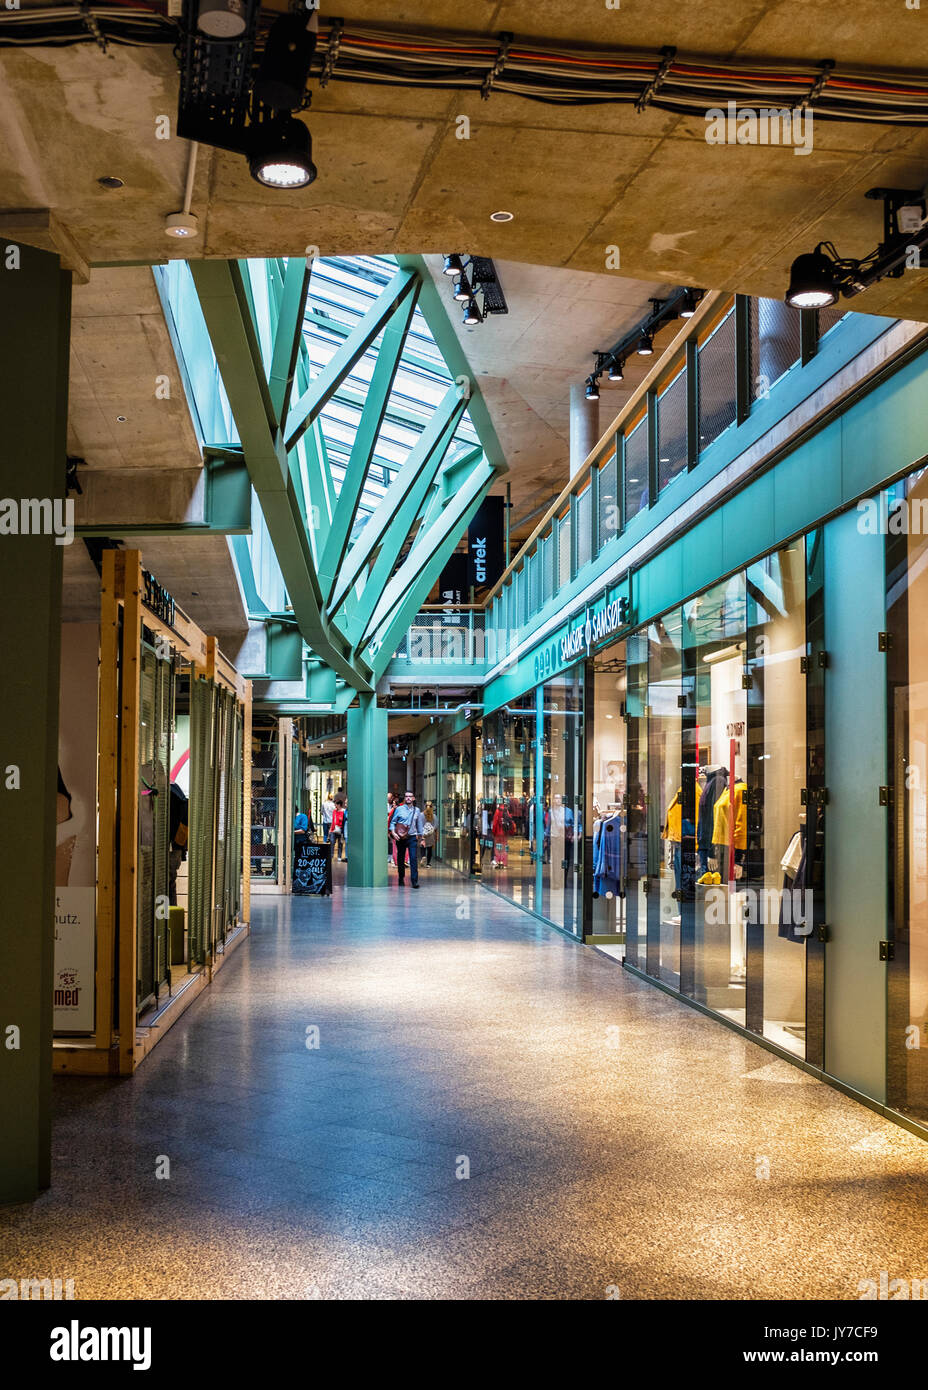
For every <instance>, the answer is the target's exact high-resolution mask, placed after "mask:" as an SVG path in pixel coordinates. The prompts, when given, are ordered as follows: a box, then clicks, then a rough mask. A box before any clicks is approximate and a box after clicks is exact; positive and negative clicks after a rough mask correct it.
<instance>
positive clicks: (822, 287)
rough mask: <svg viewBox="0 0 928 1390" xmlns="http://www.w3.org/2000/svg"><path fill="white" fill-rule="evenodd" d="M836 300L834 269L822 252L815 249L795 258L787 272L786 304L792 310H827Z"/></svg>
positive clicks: (836, 290)
mask: <svg viewBox="0 0 928 1390" xmlns="http://www.w3.org/2000/svg"><path fill="white" fill-rule="evenodd" d="M837 298H838V289H837V286H836V284H835V267H834V265H833V263H832V262H831V261H830V260H829V258H828V257H827V256H826V255H825V253H824V251H822V250H820V249H819V248H816V249H815V250H814V251H809V252H807V253H806V254H805V255H803V256H797V257H796V259H795V260H794V261H793V264H792V266H791V268H790V272H789V289H788V290H787V291H786V302H787V304H791V305H792V306H793V308H794V309H827V307H828V305H829V304H834V303H835V302H836V300H837Z"/></svg>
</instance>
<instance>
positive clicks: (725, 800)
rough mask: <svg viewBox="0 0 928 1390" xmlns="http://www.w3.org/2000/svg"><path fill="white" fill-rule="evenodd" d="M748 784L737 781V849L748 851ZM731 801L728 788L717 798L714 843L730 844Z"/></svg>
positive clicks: (714, 817)
mask: <svg viewBox="0 0 928 1390" xmlns="http://www.w3.org/2000/svg"><path fill="white" fill-rule="evenodd" d="M746 791H747V784H746V783H745V782H743V781H742V780H741V778H740V777H739V778H737V779H736V781H735V849H747V844H748V813H747V807H746V806H745V804H744V793H745V792H746ZM730 801H731V797H730V795H729V789H728V787H726V788H725V790H724V791H723V792H722V793H721V795H720V796H719V797H718V798H717V800H716V803H715V806H714V808H713V813H712V843H713V844H714V845H727V844H728V807H729V803H730Z"/></svg>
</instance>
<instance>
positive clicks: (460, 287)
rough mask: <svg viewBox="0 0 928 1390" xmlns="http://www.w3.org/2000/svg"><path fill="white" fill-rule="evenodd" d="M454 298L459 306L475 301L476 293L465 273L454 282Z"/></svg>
mask: <svg viewBox="0 0 928 1390" xmlns="http://www.w3.org/2000/svg"><path fill="white" fill-rule="evenodd" d="M454 297H455V299H456V300H457V302H458V303H459V304H466V303H467V301H468V300H469V299H473V297H474V292H473V290H472V289H471V287H470V283H469V282H468V279H467V276H466V275H465V274H463V272H462V273H461V274H460V275H459V276H458V278H457V279H456V280H455V282H454Z"/></svg>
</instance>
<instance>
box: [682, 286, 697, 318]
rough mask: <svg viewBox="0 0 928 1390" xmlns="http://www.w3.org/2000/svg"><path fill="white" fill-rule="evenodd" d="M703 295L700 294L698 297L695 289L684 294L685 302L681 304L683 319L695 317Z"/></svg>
mask: <svg viewBox="0 0 928 1390" xmlns="http://www.w3.org/2000/svg"><path fill="white" fill-rule="evenodd" d="M701 297H702V296H699V298H697V296H696V294H695V293H694V292H693V290H687V291H686V294H685V295H684V296H683V303H682V305H681V306H680V317H681V319H691V318H692V317H693V315H694V314H695V312H696V308H697V305H698V304H699V299H700V298H701Z"/></svg>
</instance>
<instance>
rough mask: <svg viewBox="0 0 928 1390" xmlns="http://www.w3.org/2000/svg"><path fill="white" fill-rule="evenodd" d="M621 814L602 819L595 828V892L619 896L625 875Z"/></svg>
mask: <svg viewBox="0 0 928 1390" xmlns="http://www.w3.org/2000/svg"><path fill="white" fill-rule="evenodd" d="M623 831H624V826H623V824H622V817H621V815H614V816H609V817H608V818H607V819H606V820H601V821H600V822H599V824H598V825H597V826H594V829H593V892H594V893H598V894H599V896H600V897H601V898H604V897H606V895H607V894H609V893H611V894H612V895H613V896H614V897H618V895H619V893H620V892H621V891H622V880H623V879H624V877H625V835H624V833H623Z"/></svg>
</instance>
